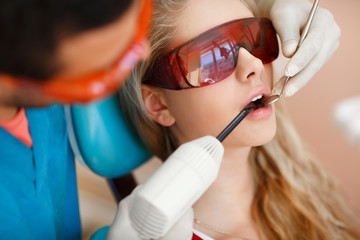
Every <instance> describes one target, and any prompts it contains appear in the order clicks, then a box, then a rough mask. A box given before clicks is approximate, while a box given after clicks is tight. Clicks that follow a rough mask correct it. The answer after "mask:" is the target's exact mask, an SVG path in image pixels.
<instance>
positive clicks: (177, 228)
mask: <svg viewBox="0 0 360 240" xmlns="http://www.w3.org/2000/svg"><path fill="white" fill-rule="evenodd" d="M134 191H136V189H135V190H134ZM133 193H134V192H133ZM133 193H132V194H131V195H130V196H128V197H126V198H124V199H123V200H121V202H120V203H119V208H118V210H117V212H116V215H115V218H114V221H113V223H112V225H111V227H110V230H109V232H108V234H107V237H106V239H107V240H141V238H140V237H139V236H138V233H137V231H136V230H135V229H134V228H133V227H132V225H131V223H130V218H129V209H130V204H131V202H132V198H133V195H134V194H133ZM193 219H194V212H193V209H192V208H189V209H188V210H187V211H186V212H185V214H184V215H183V216H182V217H181V218H180V219H179V220H178V221H177V223H175V225H174V226H173V227H172V228H171V229H170V230H169V231H168V233H167V234H166V235H165V236H163V237H162V238H160V240H190V239H191V238H192V234H193V233H192V229H193Z"/></svg>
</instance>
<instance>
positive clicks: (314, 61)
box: [255, 0, 341, 97]
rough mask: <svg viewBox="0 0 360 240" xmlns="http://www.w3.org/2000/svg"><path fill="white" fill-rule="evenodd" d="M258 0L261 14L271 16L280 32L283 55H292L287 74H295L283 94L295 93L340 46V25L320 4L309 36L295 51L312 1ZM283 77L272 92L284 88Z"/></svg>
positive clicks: (286, 69)
mask: <svg viewBox="0 0 360 240" xmlns="http://www.w3.org/2000/svg"><path fill="white" fill-rule="evenodd" d="M255 1H256V4H257V7H258V9H259V13H258V15H260V16H265V17H268V18H270V19H271V21H272V23H273V25H274V27H275V29H276V31H277V33H278V34H279V36H280V39H281V43H282V51H283V54H284V56H285V57H292V58H291V59H290V61H289V62H288V64H287V65H286V67H285V76H290V77H292V78H290V80H289V82H288V84H287V85H286V87H285V89H284V96H286V97H288V96H292V95H293V94H295V93H296V92H297V91H298V90H299V89H301V88H302V87H304V86H305V85H306V84H307V82H308V81H309V80H310V79H311V78H312V77H313V76H314V75H315V73H316V72H317V71H318V70H319V69H320V67H321V66H322V65H324V64H325V62H327V61H328V60H329V59H330V57H331V56H332V55H333V53H334V52H335V50H336V49H337V48H338V46H339V38H340V33H341V32H340V28H339V26H338V25H337V24H336V22H335V20H334V17H333V15H332V14H331V13H330V12H329V11H328V10H326V9H323V8H321V7H318V9H317V10H316V13H315V17H314V20H313V22H312V25H311V27H310V30H309V33H308V35H307V37H306V38H305V40H304V42H303V43H302V45H301V47H300V48H299V49H298V50H297V52H296V53H295V54H294V52H295V50H296V47H297V44H298V41H299V39H300V33H301V32H300V31H301V29H302V27H303V25H304V24H305V22H306V20H307V18H308V15H309V13H310V10H311V7H312V3H310V2H308V1H306V0H255ZM320 4H321V2H320ZM293 54H294V55H293ZM283 81H284V79H282V81H278V82H277V83H276V85H275V86H274V89H273V93H279V92H280V91H281V89H282V86H283Z"/></svg>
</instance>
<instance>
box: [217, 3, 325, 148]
mask: <svg viewBox="0 0 360 240" xmlns="http://www.w3.org/2000/svg"><path fill="white" fill-rule="evenodd" d="M319 1H320V0H315V1H314V4H313V6H312V8H311V11H310V14H309V17H308V19H307V21H306V24H305V26H304V29H303V31H302V33H301V36H300V40H299V43H298V45H297V47H296V50H295V52H296V51H297V50H298V49H299V47H300V45H301V44H302V42H303V41H304V39H305V38H306V35H307V34H308V32H309V29H310V25H311V22H312V20H313V18H314V15H315V11H316V9H317V7H318V5H319ZM289 79H290V77H286V80H285V82H284V86H283V88H282V89H281V92H280V94H275V95H272V96H270V97H267V98H261V99H258V100H256V101H254V102H251V103H250V104H249V105H247V106H246V107H245V108H244V109H243V110H242V111H241V112H240V113H239V114H238V115H237V116H236V117H235V118H234V119H233V120H232V121H231V122H230V124H229V125H227V126H226V128H225V129H224V130H223V131H222V132H221V133H220V134H219V135H218V136H217V137H216V138H217V139H218V140H219V141H220V142H222V141H224V139H225V138H226V137H227V136H228V135H229V134H230V133H231V132H232V130H234V128H235V127H236V126H237V125H238V124H239V123H240V122H241V121H242V120H243V119H244V118H245V117H246V116H247V115H248V114H249V113H251V112H252V111H253V110H256V109H258V108H261V107H263V106H265V105H269V104H272V103H274V102H276V101H277V100H279V99H280V98H281V97H282V96H283V92H284V89H285V86H286V84H287V83H288V81H289Z"/></svg>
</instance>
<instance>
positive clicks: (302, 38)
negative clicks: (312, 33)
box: [262, 0, 320, 105]
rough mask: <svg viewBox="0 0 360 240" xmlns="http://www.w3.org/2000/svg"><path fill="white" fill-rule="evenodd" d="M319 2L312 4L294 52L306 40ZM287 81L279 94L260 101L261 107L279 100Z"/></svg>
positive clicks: (286, 81) (316, 0)
mask: <svg viewBox="0 0 360 240" xmlns="http://www.w3.org/2000/svg"><path fill="white" fill-rule="evenodd" d="M319 1H320V0H315V1H314V3H313V6H312V8H311V10H310V14H309V16H308V19H307V20H306V24H305V26H304V29H303V31H302V33H301V36H300V40H299V43H298V45H297V47H296V50H295V52H296V51H297V50H298V49H299V47H300V45H301V44H302V43H303V41H304V39H305V38H306V36H307V34H308V32H309V29H310V25H311V22H312V20H313V19H314V15H315V11H316V9H317V7H318V5H319ZM289 79H290V77H289V76H288V77H286V80H285V82H284V85H283V88H282V89H281V92H280V94H275V95H272V96H270V97H268V98H265V99H263V100H262V103H263V105H268V104H272V103H274V102H276V101H277V100H279V99H280V98H281V97H282V96H283V92H284V89H285V86H286V84H287V83H288V81H289Z"/></svg>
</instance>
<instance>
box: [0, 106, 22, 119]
mask: <svg viewBox="0 0 360 240" xmlns="http://www.w3.org/2000/svg"><path fill="white" fill-rule="evenodd" d="M18 110H19V108H18V107H14V106H5V105H1V104H0V121H7V120H11V119H12V118H14V117H15V115H16V113H17V112H18Z"/></svg>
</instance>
